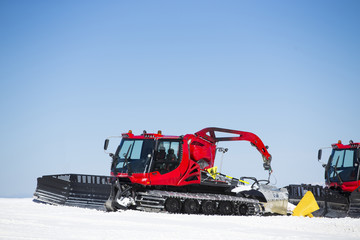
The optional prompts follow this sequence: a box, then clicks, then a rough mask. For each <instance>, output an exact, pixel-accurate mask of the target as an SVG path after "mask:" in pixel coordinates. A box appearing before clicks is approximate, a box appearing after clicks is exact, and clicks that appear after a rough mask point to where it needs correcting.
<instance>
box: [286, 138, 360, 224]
mask: <svg viewBox="0 0 360 240" xmlns="http://www.w3.org/2000/svg"><path fill="white" fill-rule="evenodd" d="M331 148H332V152H331V155H330V157H329V160H328V162H327V163H326V164H322V166H323V167H324V168H325V185H326V186H325V187H323V186H319V185H306V184H302V185H289V186H288V187H287V188H288V191H289V202H291V203H293V204H297V203H298V202H299V201H300V199H301V198H302V197H303V195H304V193H305V192H306V191H311V192H312V193H313V194H314V196H315V199H316V201H317V203H318V205H319V206H320V209H319V210H318V211H316V212H314V213H313V215H314V216H325V217H347V216H348V217H357V218H358V217H360V179H359V177H360V172H359V164H360V143H354V142H353V141H350V142H349V144H347V145H343V144H342V142H341V141H338V143H337V144H332V145H331ZM321 156H322V149H319V152H318V161H320V160H321Z"/></svg>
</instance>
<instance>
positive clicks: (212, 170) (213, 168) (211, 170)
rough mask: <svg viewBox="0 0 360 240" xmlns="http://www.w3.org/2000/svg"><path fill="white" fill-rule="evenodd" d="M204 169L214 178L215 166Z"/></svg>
mask: <svg viewBox="0 0 360 240" xmlns="http://www.w3.org/2000/svg"><path fill="white" fill-rule="evenodd" d="M206 171H208V173H210V175H211V177H212V178H213V179H215V178H216V174H217V167H212V168H208V169H207V170H206Z"/></svg>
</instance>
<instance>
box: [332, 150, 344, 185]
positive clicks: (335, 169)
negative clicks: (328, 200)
mask: <svg viewBox="0 0 360 240" xmlns="http://www.w3.org/2000/svg"><path fill="white" fill-rule="evenodd" d="M339 158H340V156H338V158H337V160H336V164H335V167H334V172H335V173H336V176H337V178H338V179H339V182H340V184H341V185H342V184H343V181H342V179H341V177H340V174H339V173H338V171H337V165H338V163H339Z"/></svg>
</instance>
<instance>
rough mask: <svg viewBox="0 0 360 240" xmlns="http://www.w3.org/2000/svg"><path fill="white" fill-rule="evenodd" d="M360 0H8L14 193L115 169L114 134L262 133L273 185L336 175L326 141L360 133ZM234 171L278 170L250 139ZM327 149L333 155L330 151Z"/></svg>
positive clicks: (9, 185)
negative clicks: (48, 178) (110, 141)
mask: <svg viewBox="0 0 360 240" xmlns="http://www.w3.org/2000/svg"><path fill="white" fill-rule="evenodd" d="M359 11H360V2H359V1H184V0H182V1H6V0H4V1H1V2H0V29H1V31H0V52H1V54H0V112H1V118H0V133H1V134H0V161H1V165H2V167H1V168H0V189H1V193H0V197H30V196H31V195H32V193H33V192H34V190H35V187H36V178H37V177H39V176H41V175H46V174H58V173H87V174H101V175H107V174H109V166H110V158H109V157H108V156H106V155H105V154H104V153H103V150H102V147H103V141H104V139H105V138H106V137H107V136H111V135H120V134H121V133H122V132H126V131H128V130H129V129H132V130H133V132H134V133H141V132H142V130H144V129H146V130H147V131H148V132H151V131H157V130H158V129H161V130H162V131H163V133H164V134H169V135H184V134H187V133H194V132H196V131H198V130H200V129H202V128H204V127H210V126H215V127H223V128H230V129H237V130H243V131H250V132H253V133H255V134H257V135H258V136H259V137H260V138H261V139H262V140H263V142H264V143H265V144H266V145H269V146H270V148H269V152H270V153H271V154H272V156H273V164H272V165H273V168H274V177H276V181H275V178H273V181H274V182H273V183H274V184H275V183H276V185H277V186H279V187H281V186H285V185H287V184H290V183H322V182H323V181H324V180H323V176H324V174H323V169H322V168H321V166H320V164H318V163H317V161H316V158H317V150H318V148H320V147H325V146H330V144H331V143H334V142H336V141H337V140H338V139H342V140H343V141H344V142H347V141H348V140H350V139H352V140H354V141H358V142H360V137H359V134H358V133H359V132H360V131H359V130H360V126H359V124H358V119H359V117H360V113H359V112H358V111H357V107H356V106H357V105H356V104H357V102H358V101H359V97H358V96H359V94H358V91H359V87H360V80H359V76H360V68H359V63H360V44H359V42H360V29H359V23H360V15H359V14H358V13H359ZM222 145H223V146H227V147H229V148H230V150H229V152H228V153H227V154H226V155H225V157H224V163H223V172H225V173H227V174H229V175H232V176H234V177H238V176H244V175H246V176H255V177H258V178H266V177H267V175H266V172H264V171H263V169H262V163H261V157H260V155H259V154H258V153H257V152H256V151H255V149H254V148H251V147H250V145H249V144H248V143H244V142H234V143H226V144H222ZM325 158H326V157H325Z"/></svg>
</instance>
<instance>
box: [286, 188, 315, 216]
mask: <svg viewBox="0 0 360 240" xmlns="http://www.w3.org/2000/svg"><path fill="white" fill-rule="evenodd" d="M318 209H319V205H318V204H317V202H316V200H315V197H314V195H313V194H312V192H311V191H307V192H306V193H305V195H304V197H303V198H302V199H301V200H300V202H299V203H298V205H297V206H296V208H295V209H294V211H293V214H292V215H293V216H303V217H306V216H307V217H313V215H312V214H311V213H312V212H315V211H316V210H318Z"/></svg>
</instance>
